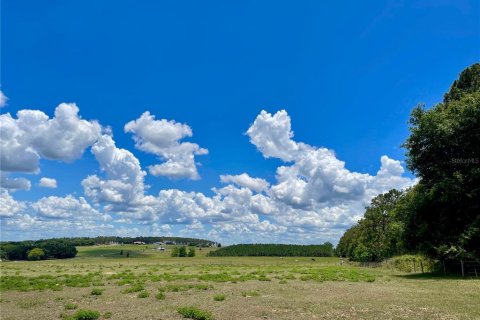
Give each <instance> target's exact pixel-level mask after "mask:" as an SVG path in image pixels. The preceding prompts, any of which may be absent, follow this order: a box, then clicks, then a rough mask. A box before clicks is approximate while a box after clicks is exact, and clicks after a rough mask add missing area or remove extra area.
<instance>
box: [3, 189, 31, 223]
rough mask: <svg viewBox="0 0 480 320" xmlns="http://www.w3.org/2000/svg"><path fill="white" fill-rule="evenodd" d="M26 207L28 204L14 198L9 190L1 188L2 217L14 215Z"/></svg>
mask: <svg viewBox="0 0 480 320" xmlns="http://www.w3.org/2000/svg"><path fill="white" fill-rule="evenodd" d="M25 208H26V205H25V204H24V203H23V202H19V201H16V200H15V199H13V197H12V196H11V195H10V194H9V193H8V192H7V190H0V217H2V218H6V217H12V216H14V215H15V214H17V213H19V212H21V211H22V210H24V209H25ZM2 222H3V221H2Z"/></svg>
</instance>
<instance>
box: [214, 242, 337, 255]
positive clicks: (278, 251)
mask: <svg viewBox="0 0 480 320" xmlns="http://www.w3.org/2000/svg"><path fill="white" fill-rule="evenodd" d="M334 252H335V251H334V248H333V245H332V244H331V243H330V242H325V243H324V244H320V245H293V244H237V245H232V246H228V247H222V248H220V249H218V250H215V251H211V252H209V254H208V255H209V256H211V257H235V256H239V257H243V256H250V257H259V256H262V257H332V256H334Z"/></svg>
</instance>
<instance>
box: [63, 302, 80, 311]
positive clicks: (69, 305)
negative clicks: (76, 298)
mask: <svg viewBox="0 0 480 320" xmlns="http://www.w3.org/2000/svg"><path fill="white" fill-rule="evenodd" d="M64 307H65V310H75V309H77V305H76V304H75V303H67V304H65V306H64Z"/></svg>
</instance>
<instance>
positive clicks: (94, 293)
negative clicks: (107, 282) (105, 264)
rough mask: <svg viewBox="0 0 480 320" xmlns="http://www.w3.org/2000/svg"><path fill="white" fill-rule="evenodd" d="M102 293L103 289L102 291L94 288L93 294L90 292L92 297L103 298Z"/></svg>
mask: <svg viewBox="0 0 480 320" xmlns="http://www.w3.org/2000/svg"><path fill="white" fill-rule="evenodd" d="M102 293H103V289H100V288H93V289H92V292H90V294H91V295H92V296H101V295H102Z"/></svg>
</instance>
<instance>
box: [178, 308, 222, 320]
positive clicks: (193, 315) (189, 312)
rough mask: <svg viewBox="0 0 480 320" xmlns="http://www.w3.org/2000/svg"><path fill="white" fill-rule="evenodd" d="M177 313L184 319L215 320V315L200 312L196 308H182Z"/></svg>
mask: <svg viewBox="0 0 480 320" xmlns="http://www.w3.org/2000/svg"><path fill="white" fill-rule="evenodd" d="M177 312H178V313H180V314H181V315H182V316H183V317H184V318H189V319H194V320H214V318H213V315H212V314H211V313H210V312H208V311H204V310H200V309H198V308H196V307H181V308H178V309H177Z"/></svg>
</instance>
